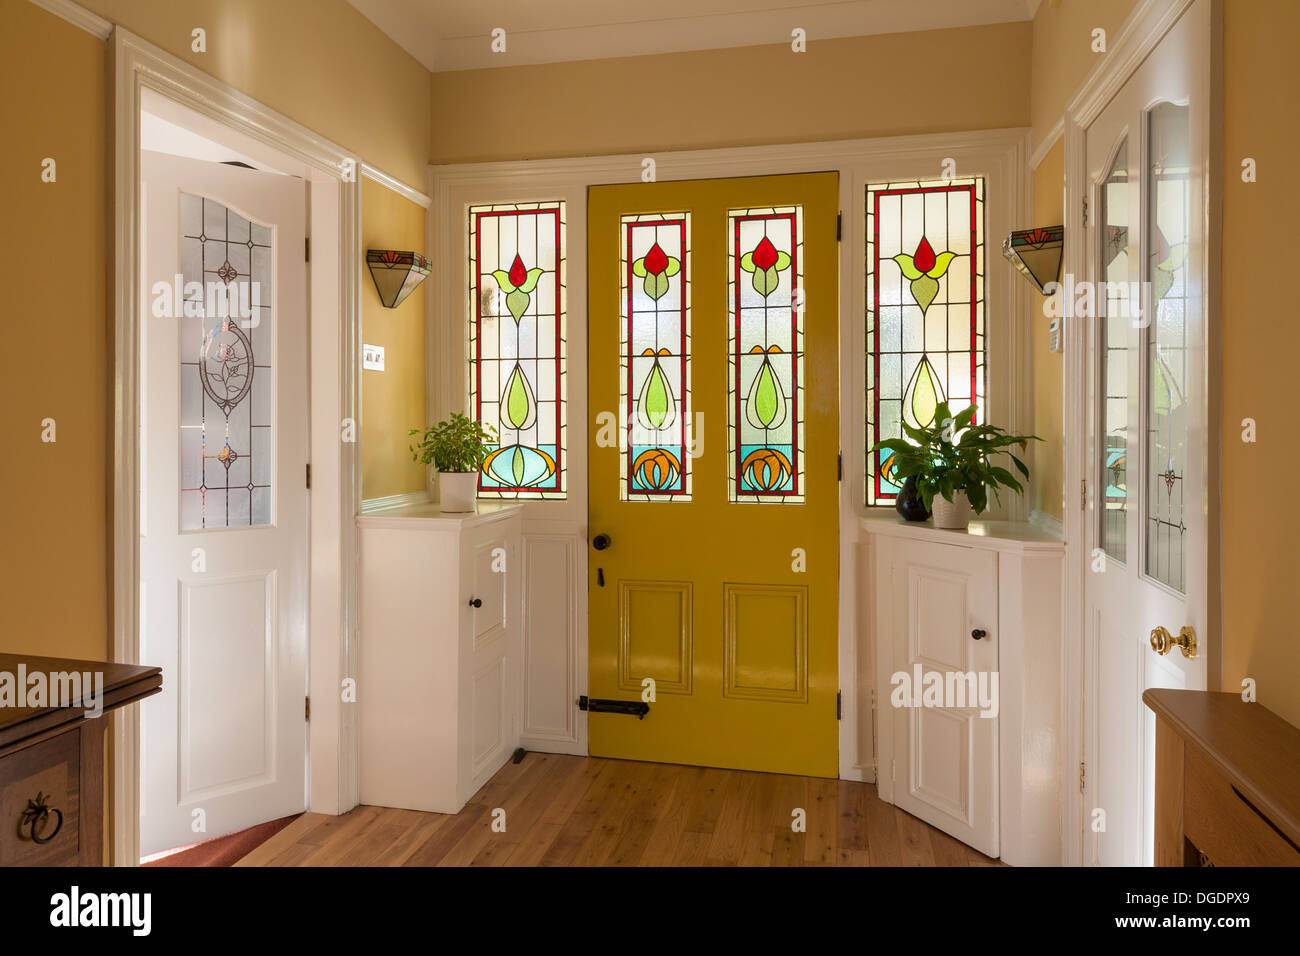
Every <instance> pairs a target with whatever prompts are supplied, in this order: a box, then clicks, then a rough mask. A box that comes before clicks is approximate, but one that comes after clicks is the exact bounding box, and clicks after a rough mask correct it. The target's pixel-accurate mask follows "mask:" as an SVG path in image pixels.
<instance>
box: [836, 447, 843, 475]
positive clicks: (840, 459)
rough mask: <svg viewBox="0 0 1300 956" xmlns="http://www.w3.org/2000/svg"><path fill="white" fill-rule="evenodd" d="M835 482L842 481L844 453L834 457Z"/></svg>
mask: <svg viewBox="0 0 1300 956" xmlns="http://www.w3.org/2000/svg"><path fill="white" fill-rule="evenodd" d="M835 480H836V481H843V480H844V452H840V453H839V454H837V455H836V456H835Z"/></svg>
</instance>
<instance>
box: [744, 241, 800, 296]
mask: <svg viewBox="0 0 1300 956" xmlns="http://www.w3.org/2000/svg"><path fill="white" fill-rule="evenodd" d="M790 261H791V260H790V254H789V253H787V252H782V251H781V250H780V249H778V248H777V247H776V246H775V245H773V244H772V240H771V239H769V238H768V237H767V236H764V237H763V238H762V239H760V240H759V242H758V245H756V246H755V247H754V249H753V251H752V252H747V253H745V254H744V255H743V256H741V257H740V268H742V269H744V270H745V271H746V272H749V273H752V274H753V280H752V282H753V286H754V291H755V292H757V293H758V294H759V295H761V296H762V297H763V298H765V299H766V298H767V297H768V296H769V295H771V294H772V293H773V292H775V291H776V289H777V286H779V285H780V284H781V273H782V272H784V271H785V270H786V269H788V268H790Z"/></svg>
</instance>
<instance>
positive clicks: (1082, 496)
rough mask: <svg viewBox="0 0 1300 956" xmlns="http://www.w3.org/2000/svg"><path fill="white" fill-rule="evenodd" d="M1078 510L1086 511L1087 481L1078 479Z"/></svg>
mask: <svg viewBox="0 0 1300 956" xmlns="http://www.w3.org/2000/svg"><path fill="white" fill-rule="evenodd" d="M1079 510H1080V511H1087V510H1088V479H1087V478H1081V479H1079Z"/></svg>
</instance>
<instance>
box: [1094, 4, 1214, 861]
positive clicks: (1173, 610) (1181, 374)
mask: <svg viewBox="0 0 1300 956" xmlns="http://www.w3.org/2000/svg"><path fill="white" fill-rule="evenodd" d="M1208 8H1209V3H1208V0H1201V2H1199V3H1196V4H1193V5H1192V6H1191V7H1190V8H1189V9H1188V11H1187V12H1186V13H1184V14H1183V16H1182V18H1181V19H1180V20H1179V21H1178V22H1177V24H1175V25H1174V27H1173V28H1172V29H1171V30H1170V31H1169V33H1168V34H1166V35H1165V37H1164V38H1163V39H1162V40H1161V41H1160V44H1159V45H1158V46H1157V48H1156V50H1155V51H1154V52H1153V53H1152V55H1151V56H1150V57H1148V58H1147V59H1146V60H1145V61H1144V62H1143V64H1142V66H1141V67H1140V68H1139V69H1138V70H1137V71H1136V72H1135V73H1134V74H1133V76H1132V77H1131V78H1130V79H1129V80H1128V81H1127V83H1126V84H1125V85H1124V86H1123V87H1122V88H1121V90H1120V91H1119V93H1117V94H1116V96H1115V97H1114V99H1113V100H1112V101H1111V102H1110V104H1109V105H1108V106H1107V107H1106V109H1105V110H1104V111H1103V112H1102V113H1101V115H1100V116H1099V117H1098V118H1097V119H1096V120H1095V121H1094V122H1093V124H1092V125H1091V126H1090V127H1089V128H1088V130H1087V161H1088V176H1089V197H1088V205H1089V213H1088V223H1087V236H1086V241H1087V243H1088V274H1087V275H1086V276H1085V277H1083V278H1085V279H1088V280H1090V281H1091V282H1093V283H1103V282H1104V283H1105V285H1104V286H1102V285H1094V286H1093V289H1094V291H1095V296H1094V301H1095V305H1096V310H1095V311H1096V313H1097V315H1096V317H1095V318H1092V317H1089V316H1082V317H1080V318H1079V319H1078V321H1085V322H1089V323H1090V325H1089V332H1090V338H1089V341H1090V350H1091V352H1090V362H1089V366H1090V369H1091V375H1090V384H1089V414H1090V427H1089V442H1090V450H1089V460H1090V462H1091V464H1090V468H1089V476H1088V489H1089V492H1090V494H1089V500H1090V503H1091V508H1090V511H1089V520H1088V521H1087V528H1088V535H1087V539H1086V540H1087V549H1088V566H1089V570H1088V572H1087V574H1086V584H1085V592H1086V595H1085V615H1086V618H1085V621H1084V630H1083V634H1084V681H1085V685H1086V686H1085V702H1086V703H1085V711H1086V712H1085V714H1084V736H1085V765H1086V784H1085V792H1084V819H1083V820H1082V821H1081V824H1082V826H1083V828H1084V835H1085V838H1084V846H1085V851H1084V860H1085V862H1087V863H1092V864H1101V865H1108V866H1119V865H1130V866H1132V865H1149V864H1150V863H1151V861H1152V839H1153V830H1152V825H1153V819H1154V799H1155V796H1154V794H1155V787H1154V767H1155V754H1154V747H1155V723H1154V718H1153V716H1152V714H1151V713H1150V711H1149V710H1148V709H1147V708H1146V707H1145V706H1144V705H1143V703H1142V691H1143V690H1144V689H1146V688H1148V687H1180V688H1190V689H1204V688H1205V684H1206V672H1205V656H1206V647H1205V640H1206V636H1207V635H1206V620H1207V611H1206V587H1207V583H1206V582H1207V567H1206V559H1207V554H1208V547H1207V542H1208V538H1207V514H1206V480H1205V470H1206V466H1207V451H1208V449H1207V439H1206V433H1207V424H1208V420H1207V400H1206V364H1205V357H1206V347H1205V343H1206V309H1205V283H1206V268H1207V261H1208V260H1207V255H1206V241H1207V237H1206V227H1205V222H1206V215H1207V213H1206V191H1207V189H1206V187H1207V179H1206V176H1207V169H1206V162H1207V160H1208V157H1209V150H1208V142H1209V125H1208V124H1209V80H1208V76H1209V68H1208V64H1209V59H1208V50H1209V40H1208V37H1209V9H1208ZM1075 309H1076V313H1077V312H1078V311H1080V306H1079V300H1078V299H1077V297H1076V303H1075ZM1157 628H1164V629H1165V630H1166V631H1167V632H1169V634H1171V635H1172V636H1173V637H1175V638H1177V637H1178V635H1179V634H1180V632H1184V629H1187V631H1186V633H1188V634H1191V633H1193V632H1194V634H1195V636H1196V638H1197V639H1198V641H1199V646H1198V647H1197V649H1196V652H1195V656H1188V655H1187V654H1186V653H1185V652H1184V650H1183V649H1182V648H1181V647H1178V646H1173V647H1169V646H1167V645H1166V646H1165V647H1164V650H1165V653H1163V654H1161V653H1158V652H1157V649H1156V647H1155V646H1153V644H1154V643H1158V642H1153V637H1152V635H1153V632H1154V631H1156V629H1157Z"/></svg>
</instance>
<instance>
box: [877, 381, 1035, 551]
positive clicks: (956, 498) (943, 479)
mask: <svg viewBox="0 0 1300 956" xmlns="http://www.w3.org/2000/svg"><path fill="white" fill-rule="evenodd" d="M974 421H975V406H974V405H971V406H970V407H969V408H965V409H962V410H961V411H960V412H958V413H957V414H955V415H954V414H953V413H952V412H951V411H950V410H949V408H948V403H947V402H940V403H939V404H938V406H937V407H936V409H935V415H934V421H933V422H932V423H931V424H930V425H928V426H927V427H925V428H914V427H912V426H911V425H908V424H907V423H906V422H904V423H902V427H903V434H904V435H905V436H906V437H904V438H886V439H885V440H884V441H879V442H876V444H875V445H874V446H872V449H871V450H872V451H884V452H888V453H889V454H890V456H891V457H892V458H893V466H892V474H893V476H894V478H895V479H896V480H898V481H899V482H905V481H906V480H907V479H909V478H911V479H915V487H916V494H917V496H918V497H919V498H920V499H921V501H922V502H923V503H924V505H925V508H926V510H927V511H933V512H934V523H935V526H936V527H939V528H964V527H966V524H967V523H968V522H969V521H970V514H969V510H968V509H967V506H966V505H967V502H969V507H970V508H972V509H974V511H975V513H976V514H983V513H984V509H985V508H987V507H988V503H989V502H988V496H989V492H992V493H993V497H994V499H995V500H997V501H998V502H999V503H1000V502H1001V498H1000V496H999V495H998V489H999V488H1010V489H1013V490H1014V491H1015V492H1016V493H1018V494H1023V493H1024V490H1025V489H1024V487H1023V486H1022V485H1021V484H1020V482H1019V480H1017V478H1016V476H1015V475H1013V474H1012V473H1011V472H1010V471H1008V470H1007V469H1006V468H1003V467H1001V466H999V465H995V464H993V461H992V458H993V456H994V455H1007V456H1008V457H1009V458H1010V459H1011V464H1012V465H1014V467H1015V469H1016V471H1018V472H1020V474H1021V475H1022V476H1023V477H1025V478H1028V477H1029V468H1028V467H1027V466H1026V465H1025V463H1024V462H1023V461H1021V460H1020V458H1019V457H1018V456H1017V455H1016V454H1015V453H1014V452H1012V451H1011V448H1012V447H1013V446H1019V447H1020V448H1021V449H1022V450H1023V449H1024V448H1025V447H1026V445H1027V444H1028V443H1029V442H1030V441H1042V439H1041V438H1039V437H1038V436H1037V435H1008V434H1007V433H1006V432H1005V431H1003V430H1002V429H1001V428H998V427H997V426H996V425H977V424H974Z"/></svg>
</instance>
